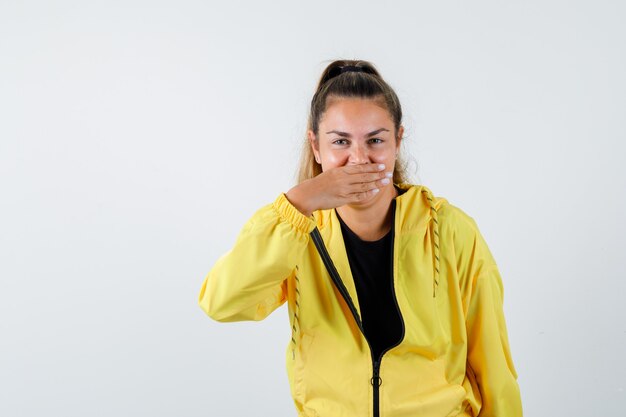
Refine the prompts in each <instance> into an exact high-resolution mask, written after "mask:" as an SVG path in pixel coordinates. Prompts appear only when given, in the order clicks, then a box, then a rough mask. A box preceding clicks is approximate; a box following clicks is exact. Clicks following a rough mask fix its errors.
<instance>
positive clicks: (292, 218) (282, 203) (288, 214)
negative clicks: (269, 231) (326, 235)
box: [273, 193, 315, 234]
mask: <svg viewBox="0 0 626 417" xmlns="http://www.w3.org/2000/svg"><path fill="white" fill-rule="evenodd" d="M273 205H274V209H275V210H276V211H277V212H278V214H279V215H280V217H281V218H282V219H283V220H285V221H287V222H289V223H290V224H291V225H293V227H295V228H296V229H298V230H299V231H301V232H302V233H306V234H309V233H311V231H313V229H315V220H313V217H307V216H305V215H304V214H303V213H302V212H301V211H300V210H298V209H297V208H296V207H295V206H294V205H293V204H291V202H290V201H289V200H288V199H287V196H286V195H285V193H281V194H280V195H279V196H278V197H277V198H276V200H274V203H273Z"/></svg>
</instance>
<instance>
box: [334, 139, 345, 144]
mask: <svg viewBox="0 0 626 417" xmlns="http://www.w3.org/2000/svg"><path fill="white" fill-rule="evenodd" d="M342 141H343V143H339V142H342ZM347 143H348V141H347V140H346V139H337V140H336V141H334V142H333V144H336V145H345V144H347Z"/></svg>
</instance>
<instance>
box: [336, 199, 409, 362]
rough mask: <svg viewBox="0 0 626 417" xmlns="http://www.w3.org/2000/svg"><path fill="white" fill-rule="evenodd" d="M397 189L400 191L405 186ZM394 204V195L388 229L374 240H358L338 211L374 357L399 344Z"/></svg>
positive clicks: (400, 332)
mask: <svg viewBox="0 0 626 417" xmlns="http://www.w3.org/2000/svg"><path fill="white" fill-rule="evenodd" d="M398 191H399V192H400V193H402V192H404V191H405V190H401V189H398ZM395 208H396V200H395V199H394V200H392V202H391V209H392V213H394V214H393V215H392V223H391V224H392V226H391V230H390V231H389V232H388V233H387V234H386V235H385V236H384V237H382V238H381V239H379V240H377V241H373V242H368V241H364V240H361V238H359V237H358V236H357V235H356V234H355V233H354V232H353V231H352V230H350V228H349V227H348V226H347V225H346V224H345V223H344V221H343V219H341V217H340V216H339V213H337V217H338V218H339V222H340V223H341V232H342V234H343V239H344V244H345V246H346V251H347V253H348V261H349V263H350V270H351V271H352V276H353V278H354V284H355V286H356V292H357V296H358V298H359V307H360V310H361V320H362V322H363V328H364V331H365V337H366V338H367V340H368V342H369V343H370V346H371V347H372V350H373V353H374V357H375V358H378V357H379V356H380V354H381V353H382V352H383V351H384V350H386V349H387V348H388V347H391V346H394V345H396V344H398V343H399V342H400V338H401V337H402V318H401V317H400V312H399V310H398V307H397V306H396V301H395V299H394V295H393V235H394V226H393V224H394V221H393V219H394V217H395Z"/></svg>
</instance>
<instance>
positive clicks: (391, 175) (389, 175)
mask: <svg viewBox="0 0 626 417" xmlns="http://www.w3.org/2000/svg"><path fill="white" fill-rule="evenodd" d="M385 175H386V176H387V178H391V177H393V172H385Z"/></svg>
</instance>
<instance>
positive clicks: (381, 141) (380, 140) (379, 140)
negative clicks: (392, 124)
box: [370, 138, 383, 143]
mask: <svg viewBox="0 0 626 417" xmlns="http://www.w3.org/2000/svg"><path fill="white" fill-rule="evenodd" d="M375 140H377V141H378V142H373V143H383V140H382V139H380V138H373V139H370V141H375Z"/></svg>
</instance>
